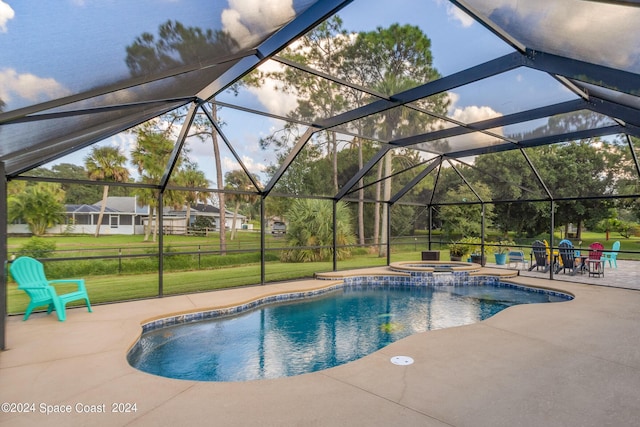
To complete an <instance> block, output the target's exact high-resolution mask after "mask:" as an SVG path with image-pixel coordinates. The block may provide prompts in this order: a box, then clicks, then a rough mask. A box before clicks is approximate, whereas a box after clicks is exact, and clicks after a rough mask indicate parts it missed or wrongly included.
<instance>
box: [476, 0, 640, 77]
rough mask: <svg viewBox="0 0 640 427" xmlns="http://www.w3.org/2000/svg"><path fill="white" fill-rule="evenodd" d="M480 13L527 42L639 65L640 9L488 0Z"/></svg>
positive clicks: (632, 66)
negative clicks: (639, 32) (639, 29)
mask: <svg viewBox="0 0 640 427" xmlns="http://www.w3.org/2000/svg"><path fill="white" fill-rule="evenodd" d="M478 8H479V13H480V14H482V15H484V16H486V17H488V18H489V19H490V20H491V21H493V22H494V23H496V24H497V25H499V26H500V27H502V28H504V29H505V30H506V31H507V32H509V33H511V34H512V35H514V36H515V37H516V39H518V40H519V41H520V42H522V43H524V44H525V45H526V46H527V47H530V48H533V49H540V50H544V51H547V52H550V53H556V54H560V55H564V56H569V57H572V58H577V59H582V60H586V61H589V62H596V63H600V64H604V65H608V66H611V67H616V68H622V69H628V70H632V69H636V70H637V67H640V61H639V60H638V58H639V57H640V44H639V43H638V41H637V32H638V29H637V28H636V23H637V22H638V21H639V20H640V8H636V7H625V6H620V5H614V4H607V3H605V2H584V4H583V5H581V6H580V7H575V4H574V2H560V1H558V2H553V1H551V2H545V3H544V5H543V6H541V3H540V2H533V1H532V2H518V3H517V8H514V7H513V2H512V1H510V0H486V1H484V2H482V4H481V5H479V6H478Z"/></svg>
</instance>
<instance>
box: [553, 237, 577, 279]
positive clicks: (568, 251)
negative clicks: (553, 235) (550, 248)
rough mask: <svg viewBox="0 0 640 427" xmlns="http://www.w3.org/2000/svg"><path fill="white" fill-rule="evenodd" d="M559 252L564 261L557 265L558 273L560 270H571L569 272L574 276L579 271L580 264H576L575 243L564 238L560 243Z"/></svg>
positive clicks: (564, 271)
mask: <svg viewBox="0 0 640 427" xmlns="http://www.w3.org/2000/svg"><path fill="white" fill-rule="evenodd" d="M558 253H559V255H560V259H561V260H562V262H561V263H559V264H558V265H557V266H556V273H559V272H560V270H562V272H563V273H566V272H567V270H569V273H570V274H571V275H572V276H574V275H575V274H576V272H577V271H578V265H577V264H576V250H575V248H574V247H573V243H571V242H570V241H569V240H562V241H561V242H560V244H559V245H558Z"/></svg>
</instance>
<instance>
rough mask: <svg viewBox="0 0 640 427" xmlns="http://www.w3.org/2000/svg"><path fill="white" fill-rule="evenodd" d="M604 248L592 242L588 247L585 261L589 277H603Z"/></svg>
mask: <svg viewBox="0 0 640 427" xmlns="http://www.w3.org/2000/svg"><path fill="white" fill-rule="evenodd" d="M603 249H604V246H602V243H600V242H594V243H592V244H590V245H589V259H587V267H588V270H589V277H591V276H595V277H600V276H604V260H603V259H602V250H603Z"/></svg>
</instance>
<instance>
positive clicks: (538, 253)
mask: <svg viewBox="0 0 640 427" xmlns="http://www.w3.org/2000/svg"><path fill="white" fill-rule="evenodd" d="M531 252H532V253H533V257H534V258H535V264H534V263H532V264H531V267H529V271H531V270H533V269H534V268H535V269H536V271H540V269H541V268H542V269H543V271H544V272H547V271H549V267H550V265H549V255H548V254H547V245H545V244H544V242H542V241H540V240H536V241H535V242H533V244H532V245H531Z"/></svg>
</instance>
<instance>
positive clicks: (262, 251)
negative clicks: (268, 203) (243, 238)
mask: <svg viewBox="0 0 640 427" xmlns="http://www.w3.org/2000/svg"><path fill="white" fill-rule="evenodd" d="M264 223H265V220H264V194H261V195H260V284H261V285H264V282H265V265H264V260H265V238H264V232H265V224H264Z"/></svg>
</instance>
